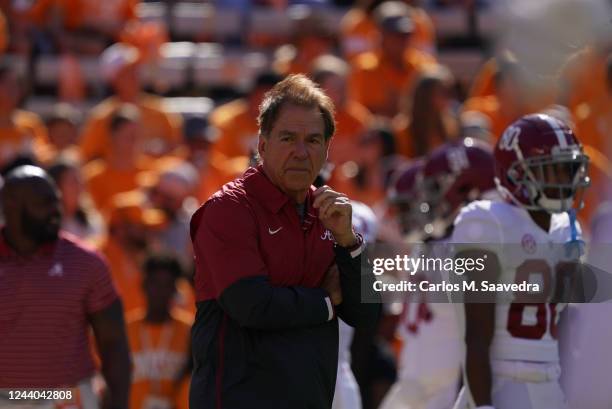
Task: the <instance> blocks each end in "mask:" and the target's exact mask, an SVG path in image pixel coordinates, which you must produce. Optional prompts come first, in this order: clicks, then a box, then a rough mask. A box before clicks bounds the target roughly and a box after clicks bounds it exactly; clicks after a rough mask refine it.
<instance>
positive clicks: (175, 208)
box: [143, 160, 220, 265]
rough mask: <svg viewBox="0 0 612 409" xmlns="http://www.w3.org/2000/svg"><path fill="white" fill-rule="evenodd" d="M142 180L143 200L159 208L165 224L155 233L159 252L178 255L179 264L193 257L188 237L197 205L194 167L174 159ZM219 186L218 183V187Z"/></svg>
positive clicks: (188, 263) (184, 263) (195, 171)
mask: <svg viewBox="0 0 612 409" xmlns="http://www.w3.org/2000/svg"><path fill="white" fill-rule="evenodd" d="M166 166H168V167H167V168H165V169H160V170H159V171H157V172H156V174H155V175H154V176H153V177H152V178H150V179H152V180H149V181H144V182H145V183H144V186H143V187H144V188H145V194H146V198H145V201H146V203H147V204H148V205H149V206H150V207H152V208H155V209H159V210H161V211H162V212H163V213H164V215H165V218H166V223H165V225H164V226H163V227H162V228H161V229H160V230H159V231H158V232H157V234H156V242H157V245H158V246H159V247H160V248H161V249H162V251H164V252H166V253H170V254H174V255H175V256H177V257H179V258H180V260H181V262H182V263H183V265H190V264H191V260H192V259H193V251H192V248H191V241H190V239H189V219H190V218H191V215H192V214H193V212H194V211H195V210H196V208H197V202H194V200H193V199H194V197H193V195H194V193H195V189H196V187H197V182H198V180H197V179H198V173H197V170H196V169H195V168H194V167H193V166H192V165H191V164H189V163H188V162H184V161H180V160H174V161H172V162H169V163H168V164H167V165H166ZM219 187H220V186H219Z"/></svg>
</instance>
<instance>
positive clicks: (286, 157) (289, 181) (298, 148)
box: [258, 104, 329, 195]
mask: <svg viewBox="0 0 612 409" xmlns="http://www.w3.org/2000/svg"><path fill="white" fill-rule="evenodd" d="M324 132H325V125H324V121H323V116H322V115H321V112H320V111H319V109H318V108H316V107H312V108H306V107H302V106H298V105H294V104H285V105H284V106H282V107H281V108H280V112H279V113H278V117H277V118H276V122H275V123H274V126H273V127H272V131H271V132H270V135H268V136H267V137H266V136H262V137H260V138H259V146H258V149H259V155H260V157H261V159H262V161H263V167H264V170H265V172H266V174H267V175H268V177H269V178H270V179H271V181H272V183H274V184H275V185H276V186H278V187H279V188H280V189H281V190H282V191H283V192H285V193H288V194H289V195H292V194H293V193H299V192H302V193H305V192H306V191H307V190H308V189H309V188H310V185H312V183H313V182H314V180H315V178H316V177H317V175H318V174H319V171H320V170H321V168H322V166H323V163H324V162H325V160H326V159H327V150H328V148H329V140H327V141H326V140H325V136H324Z"/></svg>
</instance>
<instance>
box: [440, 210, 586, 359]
mask: <svg viewBox="0 0 612 409" xmlns="http://www.w3.org/2000/svg"><path fill="white" fill-rule="evenodd" d="M580 235H581V232H580V228H579V226H578V224H577V222H576V223H575V225H574V227H573V228H572V226H571V225H570V218H569V215H568V214H567V213H560V214H553V215H552V218H551V225H550V231H549V232H545V231H544V230H542V229H541V228H540V227H539V226H538V225H536V224H535V223H534V222H533V220H532V219H531V217H530V216H529V213H528V212H527V211H526V210H525V209H523V208H521V207H518V206H514V205H512V204H509V203H506V202H503V201H487V200H483V201H476V202H472V203H470V204H469V205H467V206H465V207H464V208H463V209H462V210H461V212H460V214H459V215H458V217H457V219H456V220H455V229H454V232H453V236H452V239H451V240H452V242H453V243H454V245H455V250H456V251H461V250H466V249H470V248H474V249H484V250H489V251H491V252H494V253H495V254H496V255H497V257H498V259H499V263H500V267H501V277H500V278H499V279H498V280H497V281H495V280H494V279H493V278H492V279H491V283H495V282H497V283H505V284H512V283H522V282H528V283H534V284H539V285H540V289H541V291H545V293H546V294H552V293H553V291H552V289H554V288H555V287H554V286H555V285H556V284H557V283H558V282H559V280H557V279H556V278H557V277H558V275H559V274H561V273H563V271H562V266H563V263H564V262H568V261H572V260H576V257H575V255H574V254H570V252H568V251H567V250H568V249H567V246H564V243H568V242H570V241H571V240H572V239H578V240H579V239H580ZM551 286H552V287H551ZM549 289H550V290H549ZM524 295H525V294H524V293H523V296H524ZM534 295H535V296H537V294H534ZM538 298H539V299H538V300H535V301H536V302H534V303H532V304H528V303H526V301H525V299H524V298H523V300H522V301H521V302H520V303H518V302H516V303H513V300H514V299H515V298H514V295H513V294H512V293H511V292H499V293H497V295H496V299H497V305H496V307H495V333H494V337H493V342H492V345H491V358H492V359H494V360H513V361H530V362H557V361H558V360H559V348H558V342H557V332H558V331H557V324H558V320H559V316H560V313H561V311H562V310H563V308H565V305H566V304H561V303H542V302H538V301H542V299H541V297H538Z"/></svg>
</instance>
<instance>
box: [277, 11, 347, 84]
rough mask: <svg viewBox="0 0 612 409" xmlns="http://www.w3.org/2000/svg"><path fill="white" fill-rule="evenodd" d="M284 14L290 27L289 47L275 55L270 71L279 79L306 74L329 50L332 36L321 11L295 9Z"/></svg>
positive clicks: (329, 26)
mask: <svg viewBox="0 0 612 409" xmlns="http://www.w3.org/2000/svg"><path fill="white" fill-rule="evenodd" d="M288 13H289V16H290V18H291V22H292V27H293V36H292V39H291V44H288V45H284V46H282V47H280V48H279V49H278V50H277V51H276V54H275V61H274V63H273V67H274V69H275V71H277V72H279V73H281V74H282V75H289V74H300V73H302V74H306V73H308V72H310V68H311V65H312V62H313V61H314V60H315V59H316V58H317V57H319V56H321V55H323V54H327V53H330V52H331V51H332V50H333V48H334V43H335V40H336V38H335V33H334V32H333V31H332V28H331V22H330V21H328V19H326V16H327V14H325V12H324V9H321V8H316V7H309V6H305V5H298V6H293V7H291V8H289V9H288Z"/></svg>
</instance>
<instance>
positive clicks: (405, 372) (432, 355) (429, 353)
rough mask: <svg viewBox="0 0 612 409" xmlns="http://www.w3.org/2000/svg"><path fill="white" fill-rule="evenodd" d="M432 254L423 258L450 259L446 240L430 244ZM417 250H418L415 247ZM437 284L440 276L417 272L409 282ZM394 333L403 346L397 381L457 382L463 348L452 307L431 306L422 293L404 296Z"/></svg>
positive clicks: (446, 304) (433, 303) (425, 295)
mask: <svg viewBox="0 0 612 409" xmlns="http://www.w3.org/2000/svg"><path fill="white" fill-rule="evenodd" d="M430 244H431V246H427V248H428V249H429V250H430V251H432V252H445V254H427V255H426V256H427V257H432V258H445V257H450V256H451V254H450V253H446V250H447V247H446V246H445V244H446V240H438V241H435V242H431V243H430ZM417 247H418V246H417ZM414 256H417V257H418V254H415V255H414ZM415 278H416V281H420V280H426V281H428V282H430V283H435V282H439V281H440V279H442V277H441V276H440V272H438V271H433V272H430V273H427V272H419V273H418V274H417V275H415V276H413V281H414V280H415ZM398 325H399V327H398V333H399V334H400V336H401V337H402V340H403V346H402V352H401V354H400V363H399V378H400V380H412V381H413V380H415V379H419V380H421V382H423V383H426V384H430V383H442V384H444V383H452V382H455V380H456V381H457V382H458V380H459V375H460V368H461V360H462V356H463V352H462V351H463V349H462V347H463V345H462V340H461V337H460V333H459V325H458V321H457V315H456V314H455V309H454V306H453V305H452V304H450V303H440V302H431V300H428V298H427V293H426V292H418V291H417V292H410V293H408V296H407V299H406V302H405V304H404V311H403V312H402V316H401V319H400V322H399V324H398Z"/></svg>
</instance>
